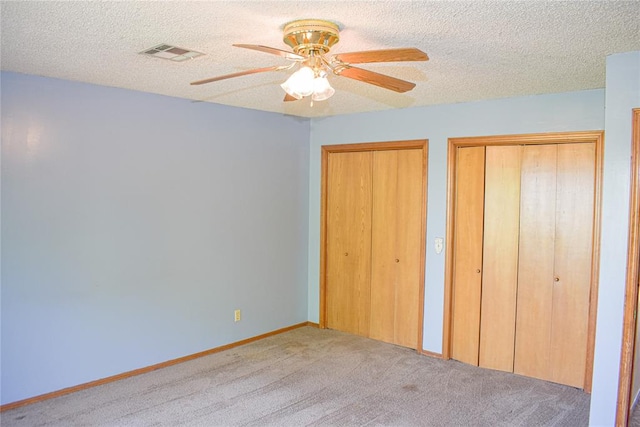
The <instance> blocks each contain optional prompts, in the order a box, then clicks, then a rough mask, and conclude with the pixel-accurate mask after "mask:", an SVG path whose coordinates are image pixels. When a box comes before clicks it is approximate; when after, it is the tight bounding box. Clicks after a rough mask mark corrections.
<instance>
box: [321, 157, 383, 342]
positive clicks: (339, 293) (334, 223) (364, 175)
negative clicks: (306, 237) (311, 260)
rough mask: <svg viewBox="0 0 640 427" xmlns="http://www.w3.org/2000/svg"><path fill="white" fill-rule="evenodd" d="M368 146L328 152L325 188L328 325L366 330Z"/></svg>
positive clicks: (368, 220) (359, 333)
mask: <svg viewBox="0 0 640 427" xmlns="http://www.w3.org/2000/svg"><path fill="white" fill-rule="evenodd" d="M371 163H372V153H371V152H353V153H331V154H330V155H329V159H328V177H327V178H328V182H327V185H328V188H329V191H328V193H327V213H326V215H327V244H326V247H327V249H326V250H327V265H326V272H327V273H326V274H327V287H326V298H327V327H329V328H331V329H337V330H340V331H344V332H349V333H353V334H357V335H363V336H368V334H369V309H370V297H369V287H370V281H371V197H372V194H371V192H372V190H371V180H372V176H371Z"/></svg>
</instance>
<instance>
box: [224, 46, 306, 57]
mask: <svg viewBox="0 0 640 427" xmlns="http://www.w3.org/2000/svg"><path fill="white" fill-rule="evenodd" d="M234 46H235V47H243V48H245V49H252V50H257V51H259V52H266V53H270V54H272V55H278V56H283V57H285V58H287V59H294V60H300V59H305V57H304V56H301V55H298V54H297V53H293V52H287V51H286V50H281V49H276V48H275V47H269V46H262V45H259V44H234Z"/></svg>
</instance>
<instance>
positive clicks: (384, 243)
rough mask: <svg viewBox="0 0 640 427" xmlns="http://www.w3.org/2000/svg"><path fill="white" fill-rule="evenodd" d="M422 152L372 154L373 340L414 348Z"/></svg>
mask: <svg viewBox="0 0 640 427" xmlns="http://www.w3.org/2000/svg"><path fill="white" fill-rule="evenodd" d="M422 175H423V165H422V150H389V151H376V152H374V154H373V213H372V247H371V265H372V273H371V323H370V337H371V338H374V339H378V340H381V341H386V342H390V343H393V344H397V345H401V346H405V347H410V348H416V347H417V343H418V322H419V306H418V304H419V289H420V271H421V269H420V267H421V266H420V262H421V257H420V254H421V250H420V249H421V248H420V243H421V236H420V233H421V230H422V227H421V217H422V203H423V200H424V198H423V195H422V180H423V177H422Z"/></svg>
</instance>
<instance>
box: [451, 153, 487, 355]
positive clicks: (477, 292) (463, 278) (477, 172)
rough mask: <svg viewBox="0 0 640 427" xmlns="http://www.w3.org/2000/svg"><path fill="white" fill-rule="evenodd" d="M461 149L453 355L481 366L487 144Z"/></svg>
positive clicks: (455, 245) (458, 172) (456, 223)
mask: <svg viewBox="0 0 640 427" xmlns="http://www.w3.org/2000/svg"><path fill="white" fill-rule="evenodd" d="M457 150H458V153H457V164H456V192H455V214H454V223H455V236H454V254H453V310H452V311H453V312H452V319H453V321H452V325H451V334H452V339H451V355H452V357H453V358H454V359H456V360H459V361H461V362H464V363H468V364H471V365H476V366H477V365H478V352H479V342H480V297H481V295H482V274H481V273H482V270H481V269H482V236H483V210H484V151H485V150H484V147H461V148H458V149H457Z"/></svg>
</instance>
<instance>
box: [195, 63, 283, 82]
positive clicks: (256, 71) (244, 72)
mask: <svg viewBox="0 0 640 427" xmlns="http://www.w3.org/2000/svg"><path fill="white" fill-rule="evenodd" d="M278 70H282V67H281V66H278V65H276V66H273V67H265V68H254V69H253V70H245V71H239V72H237V73H231V74H225V75H223V76H218V77H211V78H210V79H204V80H198V81H195V82H191V85H193V86H195V85H203V84H205V83H211V82H217V81H218V80H225V79H231V78H234V77H240V76H246V75H248V74H256V73H264V72H266V71H278Z"/></svg>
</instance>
